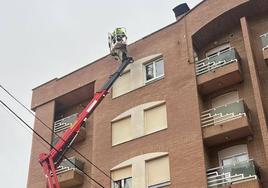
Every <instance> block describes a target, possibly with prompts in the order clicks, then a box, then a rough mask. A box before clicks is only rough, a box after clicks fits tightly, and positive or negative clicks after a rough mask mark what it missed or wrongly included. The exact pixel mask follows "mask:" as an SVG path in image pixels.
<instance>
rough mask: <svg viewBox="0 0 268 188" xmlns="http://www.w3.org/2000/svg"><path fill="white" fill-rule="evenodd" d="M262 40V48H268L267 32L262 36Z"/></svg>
mask: <svg viewBox="0 0 268 188" xmlns="http://www.w3.org/2000/svg"><path fill="white" fill-rule="evenodd" d="M260 37H261V41H262V49H263V50H265V49H267V48H268V33H265V34H263V35H261V36H260Z"/></svg>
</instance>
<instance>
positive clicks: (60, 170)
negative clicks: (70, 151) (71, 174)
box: [56, 157, 84, 174]
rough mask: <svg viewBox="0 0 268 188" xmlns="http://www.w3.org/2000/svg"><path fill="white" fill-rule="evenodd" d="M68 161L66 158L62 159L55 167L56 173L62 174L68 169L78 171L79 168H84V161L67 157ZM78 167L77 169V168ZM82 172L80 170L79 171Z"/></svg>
mask: <svg viewBox="0 0 268 188" xmlns="http://www.w3.org/2000/svg"><path fill="white" fill-rule="evenodd" d="M69 160H70V161H71V162H70V161H68V160H66V159H64V160H63V161H62V162H61V164H60V165H59V166H58V168H57V169H56V173H57V174H62V173H64V172H67V171H70V170H75V171H78V172H80V170H79V169H81V170H83V169H84V163H83V162H81V161H79V160H77V159H76V158H75V157H72V158H69ZM77 167H78V168H79V169H78V168H77ZM81 173H82V172H81Z"/></svg>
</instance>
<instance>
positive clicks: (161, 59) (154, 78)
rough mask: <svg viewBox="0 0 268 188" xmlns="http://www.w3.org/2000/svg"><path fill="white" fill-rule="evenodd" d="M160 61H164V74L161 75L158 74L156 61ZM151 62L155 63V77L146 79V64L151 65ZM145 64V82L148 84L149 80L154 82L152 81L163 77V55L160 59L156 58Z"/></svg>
mask: <svg viewBox="0 0 268 188" xmlns="http://www.w3.org/2000/svg"><path fill="white" fill-rule="evenodd" d="M159 61H162V62H163V74H161V75H159V76H156V63H157V62H159ZM151 64H153V78H151V79H149V80H147V79H146V66H148V65H151ZM143 66H144V67H143V70H144V80H145V84H147V83H149V82H152V81H154V80H157V79H159V78H162V77H164V75H165V68H164V59H163V57H161V58H158V59H155V60H154V61H151V62H149V63H145V64H144V65H143Z"/></svg>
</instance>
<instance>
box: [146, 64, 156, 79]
mask: <svg viewBox="0 0 268 188" xmlns="http://www.w3.org/2000/svg"><path fill="white" fill-rule="evenodd" d="M145 72H146V80H151V79H152V78H154V66H153V63H151V64H148V65H146V66H145Z"/></svg>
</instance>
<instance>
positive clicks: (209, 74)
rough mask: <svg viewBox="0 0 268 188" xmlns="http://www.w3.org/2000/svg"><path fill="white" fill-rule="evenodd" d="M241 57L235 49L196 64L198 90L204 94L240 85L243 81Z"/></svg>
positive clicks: (219, 53)
mask: <svg viewBox="0 0 268 188" xmlns="http://www.w3.org/2000/svg"><path fill="white" fill-rule="evenodd" d="M239 61H240V57H239V55H238V53H237V52H236V50H235V49H234V48H229V49H227V50H224V51H221V52H218V53H217V54H215V55H213V56H210V57H207V58H206V59H203V60H201V61H198V62H196V64H195V67H196V76H197V84H198V89H199V91H200V92H201V93H202V94H209V93H211V92H214V91H216V90H219V89H222V88H225V87H228V86H231V85H234V84H237V83H240V82H241V81H242V80H243V76H242V71H241V67H240V63H239Z"/></svg>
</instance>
